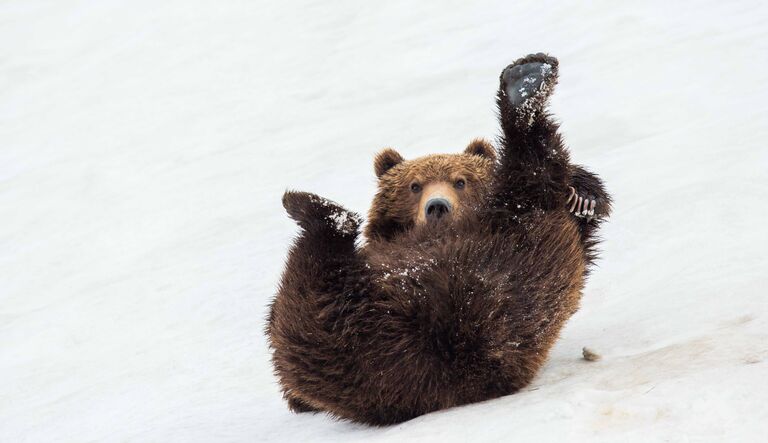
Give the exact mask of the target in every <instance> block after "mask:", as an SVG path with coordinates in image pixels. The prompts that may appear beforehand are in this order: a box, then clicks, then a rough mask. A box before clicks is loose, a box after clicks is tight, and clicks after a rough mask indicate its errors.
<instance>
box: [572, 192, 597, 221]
mask: <svg viewBox="0 0 768 443" xmlns="http://www.w3.org/2000/svg"><path fill="white" fill-rule="evenodd" d="M568 189H570V190H571V194H570V195H569V196H568V200H566V201H565V204H566V205H568V204H569V203H570V207H569V208H568V212H570V213H571V214H573V215H575V216H576V217H579V218H586V219H587V221H588V222H589V221H592V218H593V217H594V216H595V208H596V207H597V200H596V199H590V198H588V197H582V196H580V195H578V194H577V193H576V188H574V187H573V186H569V187H568Z"/></svg>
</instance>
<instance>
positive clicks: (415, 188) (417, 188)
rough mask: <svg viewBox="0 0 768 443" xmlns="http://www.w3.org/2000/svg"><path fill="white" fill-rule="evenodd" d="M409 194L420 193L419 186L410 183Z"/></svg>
mask: <svg viewBox="0 0 768 443" xmlns="http://www.w3.org/2000/svg"><path fill="white" fill-rule="evenodd" d="M411 192H413V193H414V194H415V193H417V192H421V185H420V184H418V183H411Z"/></svg>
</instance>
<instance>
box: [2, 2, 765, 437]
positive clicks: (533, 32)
mask: <svg viewBox="0 0 768 443" xmlns="http://www.w3.org/2000/svg"><path fill="white" fill-rule="evenodd" d="M766 5H767V4H766V3H765V2H762V1H732V2H723V1H697V2H683V1H680V2H672V1H669V0H664V1H649V2H616V1H608V0H603V1H596V2H589V3H587V2H579V3H560V2H548V1H544V2H542V1H541V0H536V1H516V2H509V1H501V0H499V1H483V2H458V1H452V2H437V1H418V2H414V1H402V0H400V1H388V2H360V1H341V2H321V1H306V2H293V1H286V2H265V1H256V2H253V1H238V0H234V1H226V2H224V1H222V2H214V1H199V0H194V1H192V0H185V1H175V0H174V1H165V2H150V1H138V0H133V1H114V0H99V1H95V0H94V1H52V0H48V1H43V0H5V1H2V2H0V441H2V442H54V441H55V442H59V441H61V442H97V441H98V442H102V441H104V442H112V441H130V442H217V441H226V442H230V441H231V442H253V441H286V442H292V441H295V442H305V441H321V442H353V441H376V442H380V441H396V442H398V443H402V442H411V441H413V442H417V441H418V442H422V441H440V442H451V441H473V442H479V441H534V440H536V441H576V440H590V441H605V442H617V441H621V442H626V441H729V442H730V441H765V438H766V435H768V293H766V287H768V258H767V252H766V251H767V250H768V223H766V220H768V209H767V207H768V172H767V170H768V146H766V140H768V87H766V85H768V6H766ZM538 51H546V52H548V53H550V54H552V55H555V56H557V57H558V58H559V59H560V84H559V86H558V90H557V91H556V93H555V96H554V99H553V102H552V111H553V112H554V113H555V114H556V115H557V117H558V118H559V119H560V120H561V121H562V131H563V134H564V137H565V140H566V141H567V143H568V145H569V146H570V148H571V150H572V154H573V158H574V159H575V160H576V161H577V162H579V163H582V164H585V165H587V166H588V167H589V168H590V169H593V170H594V171H596V172H597V173H599V174H600V175H601V176H602V177H603V178H604V179H605V181H606V183H607V186H608V189H609V190H610V191H611V192H612V193H613V195H614V197H615V199H616V207H615V212H614V215H613V217H612V218H611V220H610V223H609V224H607V225H605V228H604V230H603V231H602V234H603V235H602V236H603V237H604V239H605V242H604V244H603V251H604V252H603V255H602V260H601V261H600V263H599V267H598V268H597V269H596V270H595V272H594V274H593V275H592V276H591V277H590V280H589V284H588V286H587V288H586V290H585V293H584V299H583V304H582V308H581V310H580V311H579V312H578V313H577V314H576V315H575V316H574V317H573V318H572V319H571V320H570V322H569V324H568V326H567V327H566V328H565V329H564V331H563V333H562V338H561V340H560V341H559V342H558V343H557V345H556V346H555V348H554V350H553V352H552V355H551V358H550V360H549V362H548V363H547V365H546V367H545V368H544V369H543V371H542V372H541V374H540V375H539V376H538V377H537V379H536V380H535V381H534V383H533V384H532V385H531V386H530V387H528V388H527V389H525V390H524V391H523V392H520V393H518V394H515V395H511V396H507V397H504V398H500V399H496V400H493V401H488V402H484V403H481V404H475V405H469V406H465V407H460V408H454V409H451V410H446V411H440V412H436V413H432V414H428V415H425V416H422V417H419V418H417V419H414V420H412V421H409V422H406V423H403V424H400V425H397V426H391V427H387V428H370V427H366V426H361V425H356V424H352V423H348V422H342V421H337V420H333V419H330V418H329V417H328V416H326V415H324V414H316V415H313V414H301V415H295V414H292V413H290V412H289V411H288V409H287V408H286V405H285V403H284V402H283V401H282V399H281V397H280V392H279V389H278V386H277V383H276V380H275V378H274V376H273V374H272V372H271V364H270V362H269V351H268V348H267V345H266V340H265V337H264V333H263V330H264V324H265V315H266V307H267V305H268V303H269V301H270V299H271V297H273V294H274V293H275V290H276V286H277V282H278V280H279V276H280V273H281V271H282V267H283V264H284V260H285V257H286V253H287V248H288V246H289V244H290V241H291V239H292V238H293V237H294V236H295V234H296V232H297V227H296V226H295V224H294V223H293V222H291V221H290V220H289V219H288V217H287V216H286V214H285V212H284V210H283V209H282V207H281V202H280V199H281V194H282V192H283V191H284V190H286V189H300V190H307V191H312V192H315V193H318V194H319V195H322V196H324V197H327V198H330V199H333V200H335V201H338V202H342V203H343V204H344V205H345V206H346V207H348V208H350V209H352V210H355V211H357V212H360V213H365V212H366V210H367V207H368V205H369V203H370V201H371V198H372V196H373V193H374V191H375V185H376V183H375V180H374V176H373V171H372V169H373V167H372V163H373V156H374V154H375V153H376V152H377V150H379V149H381V148H382V147H385V146H392V147H395V148H397V149H398V150H399V151H400V152H401V153H402V154H403V155H404V156H406V157H407V158H412V157H416V156H420V155H424V154H429V153H437V152H458V151H460V150H462V149H463V148H464V147H465V146H466V144H467V143H468V142H469V141H470V140H471V139H472V138H474V137H478V136H484V137H489V138H492V137H494V136H496V135H497V134H498V126H497V122H496V118H495V110H494V94H495V91H496V88H497V82H498V76H499V73H500V72H501V70H502V69H503V68H504V66H506V64H508V63H510V62H511V61H513V60H514V59H516V58H518V57H520V56H522V55H525V54H527V53H530V52H538ZM584 346H588V347H590V348H591V349H594V350H595V351H596V352H598V353H600V354H601V355H602V359H601V360H600V361H599V362H594V363H590V362H586V361H584V360H583V359H582V358H581V349H582V347H584Z"/></svg>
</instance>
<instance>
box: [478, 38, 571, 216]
mask: <svg viewBox="0 0 768 443" xmlns="http://www.w3.org/2000/svg"><path fill="white" fill-rule="evenodd" d="M557 78H558V62H557V59H556V58H554V57H550V56H548V55H545V54H541V53H539V54H531V55H528V56H525V57H523V58H520V59H518V60H517V61H515V62H514V63H512V64H511V65H509V66H507V67H506V68H505V69H504V70H503V71H502V73H501V76H500V79H499V91H498V94H497V97H496V102H497V104H498V107H499V118H500V123H501V127H502V130H503V134H504V135H503V137H502V139H501V140H500V144H501V149H500V152H499V154H500V155H499V165H498V167H497V169H496V174H495V183H494V189H493V191H492V197H491V201H490V205H491V207H492V209H493V210H497V211H500V212H501V213H504V214H506V215H507V217H508V218H512V217H509V215H511V214H521V213H525V212H528V211H535V210H561V209H562V208H563V207H564V202H565V200H566V198H567V197H568V193H569V189H568V178H569V164H570V158H569V156H568V151H567V150H566V149H565V147H564V146H563V142H562V140H561V138H560V135H559V133H558V132H557V130H558V126H557V124H556V123H555V122H554V121H552V120H551V119H550V118H549V115H548V114H547V112H546V106H547V103H548V102H549V98H550V96H551V95H552V92H553V91H554V87H555V85H556V84H557Z"/></svg>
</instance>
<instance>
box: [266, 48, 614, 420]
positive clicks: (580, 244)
mask: <svg viewBox="0 0 768 443" xmlns="http://www.w3.org/2000/svg"><path fill="white" fill-rule="evenodd" d="M557 77H558V62H557V60H556V59H555V58H553V57H549V56H547V55H544V54H534V55H529V56H527V57H524V58H521V59H519V60H517V61H515V62H514V63H513V64H511V65H509V66H508V67H507V68H506V69H504V71H503V72H502V74H501V79H500V83H501V84H500V88H499V91H498V96H497V104H498V107H499V117H500V122H501V128H502V131H503V136H502V138H501V139H500V140H499V143H498V146H499V152H498V158H497V155H496V152H495V151H494V148H493V147H492V146H491V144H490V143H488V142H486V141H483V140H475V141H473V142H472V143H470V144H469V146H468V147H467V148H466V150H465V151H464V153H462V154H453V155H430V156H426V157H423V158H419V159H415V160H410V161H406V160H404V159H403V158H402V157H401V156H400V155H399V154H398V153H397V152H395V151H394V150H391V149H387V150H384V151H383V152H381V153H380V154H379V155H378V156H377V157H376V160H375V170H376V174H377V176H378V178H379V190H378V193H377V194H376V197H375V198H374V201H373V205H372V207H371V209H370V214H369V220H368V224H367V226H366V232H365V233H366V237H367V241H366V242H365V243H363V244H361V245H356V240H358V236H359V226H360V223H361V219H360V217H359V216H358V215H356V214H354V213H351V212H349V211H347V210H345V209H343V208H342V207H340V206H339V205H337V204H335V203H333V202H330V201H328V200H325V199H323V198H321V197H318V196H315V195H313V194H307V193H299V192H286V194H285V195H284V197H283V204H284V206H285V208H286V210H287V211H288V214H289V215H290V216H291V218H293V219H294V220H295V221H296V222H297V223H298V224H299V225H300V227H301V228H302V229H301V233H300V235H299V236H298V238H297V239H296V240H295V242H294V244H293V247H292V248H291V250H290V253H289V256H288V261H287V264H286V268H285V271H284V274H283V276H282V280H281V282H280V287H279V290H278V294H277V296H276V297H275V299H274V301H273V302H272V304H271V307H270V313H269V318H268V325H267V335H268V337H269V341H270V345H271V347H272V349H273V356H272V361H273V363H274V368H275V373H276V375H277V377H278V379H279V382H280V385H281V387H282V389H283V392H284V396H285V398H286V399H287V401H288V404H289V406H290V408H291V409H292V410H293V411H296V412H302V411H327V412H329V413H330V414H332V415H334V416H336V417H339V418H344V419H350V420H354V421H358V422H363V423H368V424H373V425H386V424H392V423H398V422H401V421H404V420H408V419H410V418H413V417H416V416H418V415H421V414H425V413H427V412H430V411H435V410H438V409H443V408H449V407H452V406H458V405H462V404H467V403H471V402H477V401H482V400H487V399H491V398H495V397H499V396H503V395H508V394H511V393H514V392H516V391H517V390H519V389H520V388H522V387H524V386H525V385H527V384H528V383H529V382H530V381H531V379H532V378H533V377H534V375H535V374H536V372H537V371H538V370H539V368H540V367H541V366H542V364H543V363H544V361H545V359H546V358H547V354H548V352H549V349H550V348H551V346H552V344H553V343H554V342H555V340H556V339H557V336H558V334H559V332H560V329H561V328H562V326H563V324H564V323H565V321H566V320H567V319H568V318H569V317H570V316H571V315H572V314H573V313H574V312H575V311H576V309H577V308H578V305H579V299H580V298H581V291H582V288H583V287H584V279H585V276H586V274H587V272H588V270H589V267H590V265H591V263H592V261H593V260H594V258H595V254H596V252H595V244H596V239H595V236H594V234H595V229H596V228H597V227H598V226H599V224H600V223H601V221H602V220H604V219H605V218H606V217H607V216H608V214H609V211H610V198H609V196H608V194H607V193H606V192H605V190H604V188H603V184H602V182H601V181H600V179H598V178H597V177H596V176H594V175H593V174H590V173H588V172H586V171H585V170H584V169H582V168H580V167H577V166H575V165H572V164H571V162H570V159H569V155H568V152H567V150H566V148H565V147H564V145H563V142H562V140H561V137H560V135H559V133H558V125H557V124H556V123H555V122H554V121H553V120H552V118H551V117H550V116H549V114H548V113H547V111H546V105H547V103H548V99H549V97H550V95H551V93H552V90H553V87H554V85H555V83H556V82H557ZM574 188H575V189H577V190H578V193H577V192H576V191H574ZM579 195H581V196H579ZM569 212H573V213H576V214H577V215H579V216H582V217H583V218H576V217H573V216H571V215H570V214H569Z"/></svg>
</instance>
